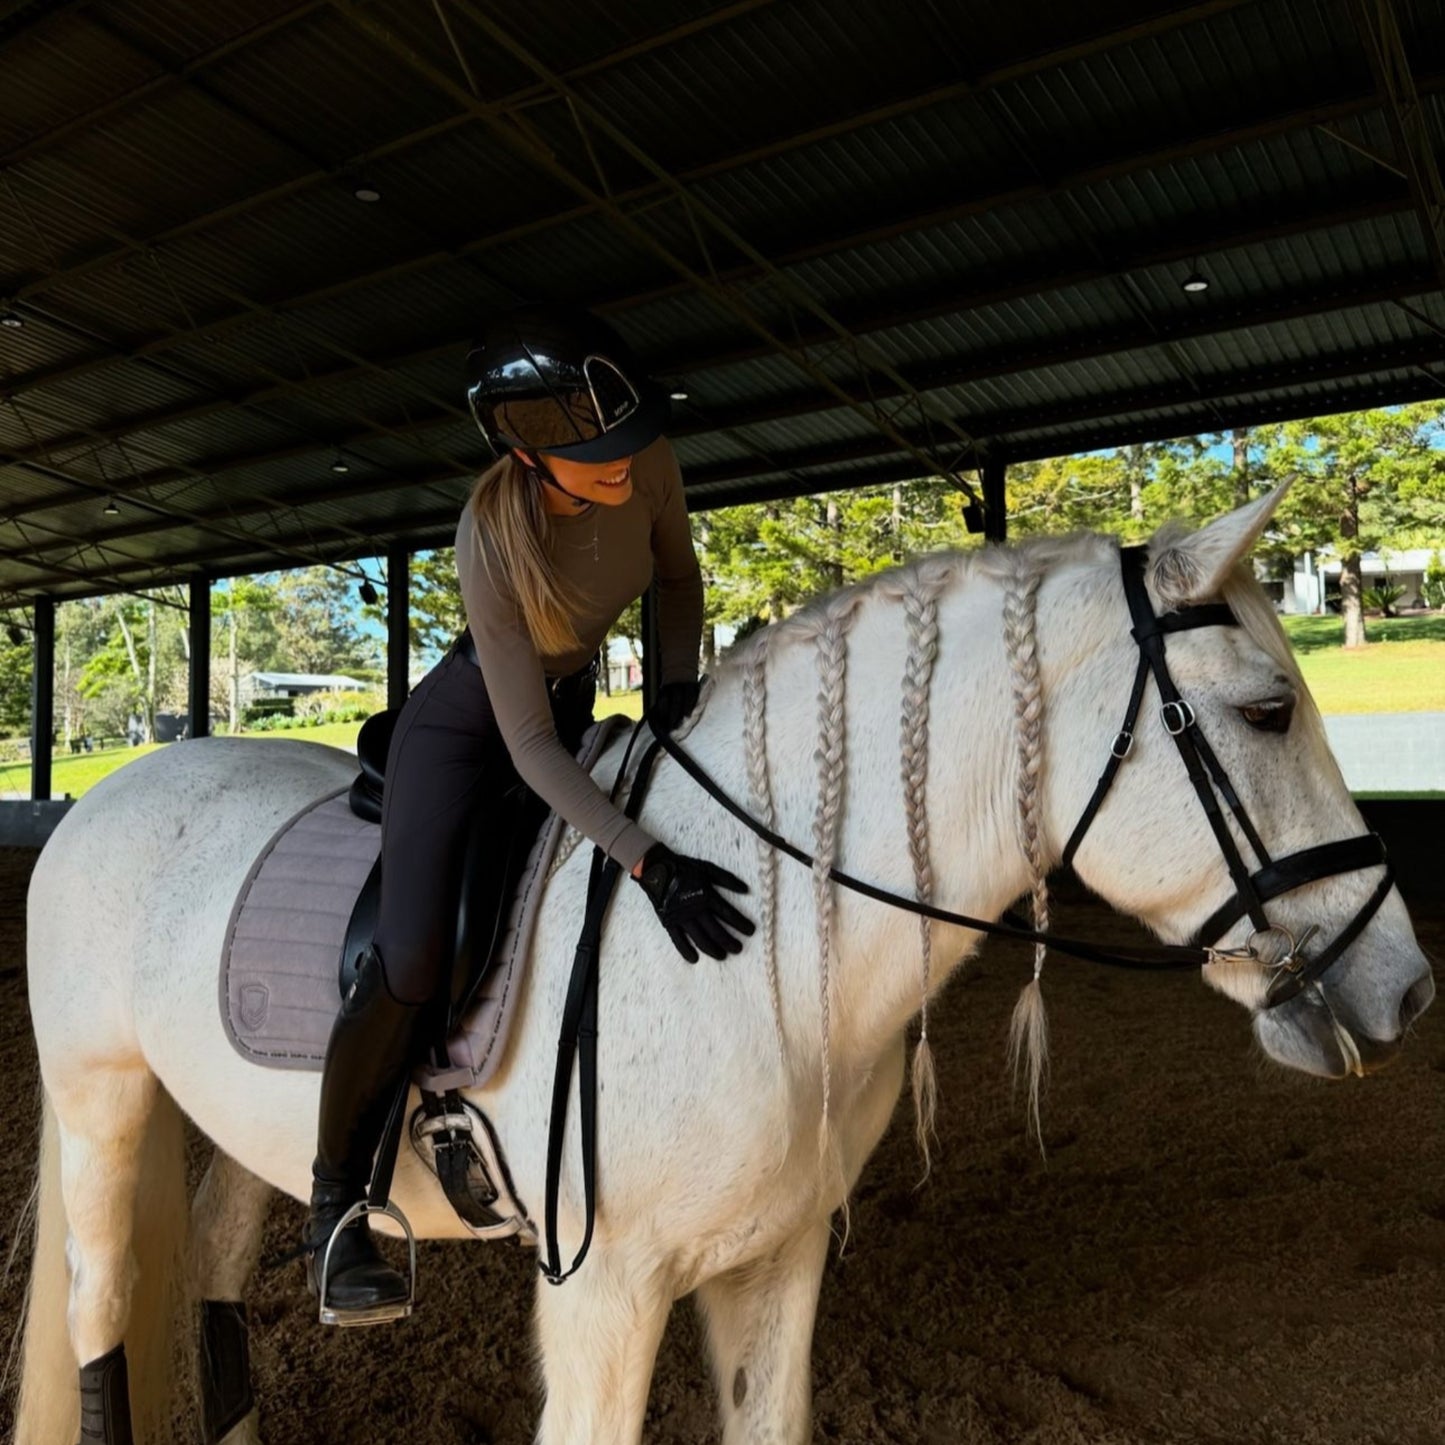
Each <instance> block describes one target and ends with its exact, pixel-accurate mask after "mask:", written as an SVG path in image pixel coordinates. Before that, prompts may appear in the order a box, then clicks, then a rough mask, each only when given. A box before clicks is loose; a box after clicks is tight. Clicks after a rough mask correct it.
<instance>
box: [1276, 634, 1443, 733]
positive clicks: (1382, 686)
mask: <svg viewBox="0 0 1445 1445" xmlns="http://www.w3.org/2000/svg"><path fill="white" fill-rule="evenodd" d="M1284 630H1285V632H1286V633H1288V635H1289V640H1290V643H1291V644H1292V645H1293V647H1294V650H1295V654H1296V655H1297V656H1298V658H1299V665H1300V671H1301V672H1303V673H1304V678H1305V682H1306V683H1308V684H1309V689H1310V692H1311V693H1313V694H1314V699H1315V701H1316V702H1317V703H1318V704H1319V707H1320V711H1321V712H1324V713H1364V712H1441V711H1445V616H1439V615H1437V616H1431V617H1391V618H1371V619H1369V621H1368V622H1367V624H1366V633H1367V635H1368V637H1369V639H1370V640H1369V645H1368V646H1366V647H1361V648H1358V649H1355V650H1352V651H1349V652H1346V651H1345V650H1344V648H1342V647H1341V646H1340V639H1341V638H1342V637H1343V636H1344V623H1343V622H1342V621H1341V620H1340V618H1338V617H1286V618H1285V619H1284Z"/></svg>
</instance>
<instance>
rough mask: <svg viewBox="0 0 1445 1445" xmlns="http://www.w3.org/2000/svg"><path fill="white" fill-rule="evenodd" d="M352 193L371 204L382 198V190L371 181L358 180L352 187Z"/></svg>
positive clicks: (359, 199)
mask: <svg viewBox="0 0 1445 1445" xmlns="http://www.w3.org/2000/svg"><path fill="white" fill-rule="evenodd" d="M351 194H352V195H353V196H355V197H356V199H357V200H358V201H365V202H366V204H367V205H369V206H370V205H374V204H375V203H376V202H377V201H379V200H380V199H381V192H380V191H379V190H377V188H376V187H375V186H374V185H372V184H371V182H370V181H357V183H356V184H355V185H354V186H353V187H352V188H351Z"/></svg>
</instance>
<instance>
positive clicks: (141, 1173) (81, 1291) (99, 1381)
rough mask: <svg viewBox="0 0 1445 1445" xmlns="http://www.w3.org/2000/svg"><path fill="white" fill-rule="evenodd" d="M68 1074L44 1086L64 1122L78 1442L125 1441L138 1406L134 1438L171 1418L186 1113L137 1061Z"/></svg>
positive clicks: (118, 1444)
mask: <svg viewBox="0 0 1445 1445" xmlns="http://www.w3.org/2000/svg"><path fill="white" fill-rule="evenodd" d="M67 1072H69V1073H70V1077H69V1078H62V1079H58V1080H48V1081H47V1083H48V1085H49V1093H50V1099H51V1103H52V1105H53V1107H54V1109H55V1115H56V1120H57V1124H58V1131H59V1156H60V1193H61V1198H62V1199H63V1201H64V1211H65V1225H66V1258H67V1261H68V1263H69V1267H70V1268H69V1273H70V1287H69V1307H68V1312H67V1313H68V1326H69V1334H70V1341H71V1345H72V1348H73V1349H74V1352H75V1358H76V1360H77V1361H78V1362H79V1364H80V1396H81V1398H80V1405H81V1415H82V1419H81V1439H82V1441H84V1442H86V1445H92V1442H93V1445H122V1442H123V1445H130V1441H131V1439H132V1428H133V1422H132V1411H133V1413H134V1428H135V1432H136V1435H137V1437H139V1438H146V1437H147V1436H150V1438H156V1433H155V1426H156V1424H157V1422H158V1421H160V1420H162V1419H168V1418H169V1406H170V1393H171V1385H172V1383H173V1381H172V1373H171V1368H170V1366H171V1355H170V1338H171V1337H170V1325H171V1321H172V1312H173V1306H174V1303H175V1300H176V1295H175V1290H176V1289H177V1288H178V1287H179V1285H180V1278H179V1274H178V1271H177V1269H176V1265H177V1263H178V1255H179V1252H180V1249H181V1247H182V1245H183V1242H184V1230H185V1222H184V1216H183V1214H180V1207H181V1204H182V1201H183V1199H184V1187H185V1180H184V1174H183V1168H182V1165H183V1159H184V1155H183V1144H182V1132H181V1124H180V1116H179V1113H178V1111H177V1110H176V1109H175V1106H174V1105H173V1104H172V1103H171V1102H170V1100H169V1099H168V1098H166V1097H165V1096H164V1094H163V1093H162V1091H161V1089H160V1085H159V1082H158V1081H157V1079H156V1077H155V1075H154V1074H152V1073H151V1072H150V1071H149V1069H147V1068H146V1067H145V1065H144V1064H142V1063H140V1062H139V1061H134V1062H132V1061H129V1060H127V1061H126V1062H124V1063H114V1064H108V1063H107V1064H102V1063H97V1064H94V1065H91V1066H89V1067H87V1068H85V1069H83V1070H74V1071H67ZM177 1216H179V1217H177ZM138 1260H139V1264H138ZM138 1280H139V1283H140V1288H139V1289H137V1281H138ZM132 1396H133V1397H134V1399H133V1401H132Z"/></svg>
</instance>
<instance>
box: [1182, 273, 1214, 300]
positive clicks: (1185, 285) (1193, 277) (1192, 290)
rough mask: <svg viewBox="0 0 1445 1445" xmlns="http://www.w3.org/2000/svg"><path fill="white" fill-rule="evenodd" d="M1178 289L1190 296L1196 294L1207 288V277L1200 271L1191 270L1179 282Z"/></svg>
mask: <svg viewBox="0 0 1445 1445" xmlns="http://www.w3.org/2000/svg"><path fill="white" fill-rule="evenodd" d="M1179 289H1180V290H1181V291H1185V292H1187V293H1188V294H1189V295H1191V296H1198V295H1199V294H1200V293H1201V292H1204V291H1208V290H1209V277H1208V276H1205V275H1204V274H1203V273H1202V272H1199V271H1191V272H1190V273H1189V274H1188V275H1187V276H1186V277H1185V278H1184V279H1183V280H1182V281H1181V282H1180V283H1179Z"/></svg>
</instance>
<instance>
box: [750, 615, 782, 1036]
mask: <svg viewBox="0 0 1445 1445" xmlns="http://www.w3.org/2000/svg"><path fill="white" fill-rule="evenodd" d="M767 701H768V647H767V641H766V639H764V640H762V641H761V642H760V643H759V644H758V646H756V647H753V648H750V649H749V650H748V654H747V658H746V660H745V661H744V663H743V749H744V755H745V757H746V761H747V775H748V806H749V808H750V809H751V810H752V814H753V816H754V817H755V818H757V820H758V821H759V822H760V823H761V824H762V825H763V826H764V827H765V828H771V827H772V826H773V823H774V814H773V786H772V780H771V778H770V777H769V776H768V741H767V729H766V727H765V726H764V719H765V716H766V713H767ZM757 851H758V883H759V889H760V894H761V896H760V899H759V903H760V911H761V913H762V928H763V936H762V946H763V963H764V967H765V968H766V970H767V975H768V992H769V995H770V1001H771V1003H772V1008H773V1022H774V1025H775V1026H776V1029H777V1035H778V1054H779V1057H780V1059H781V1056H782V1053H783V1042H784V1041H783V995H782V986H781V984H780V983H779V981H778V854H777V850H776V849H775V848H774V847H773V846H772V844H771V843H769V842H767V841H766V840H765V839H764V838H761V837H759V838H758V839H757Z"/></svg>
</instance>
